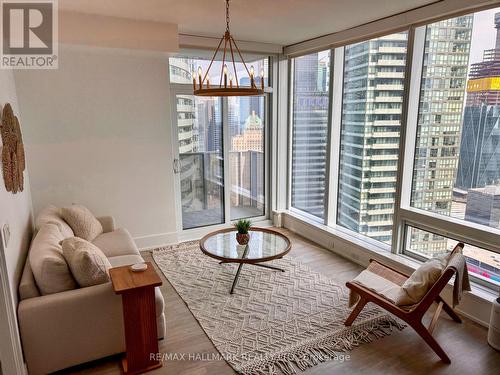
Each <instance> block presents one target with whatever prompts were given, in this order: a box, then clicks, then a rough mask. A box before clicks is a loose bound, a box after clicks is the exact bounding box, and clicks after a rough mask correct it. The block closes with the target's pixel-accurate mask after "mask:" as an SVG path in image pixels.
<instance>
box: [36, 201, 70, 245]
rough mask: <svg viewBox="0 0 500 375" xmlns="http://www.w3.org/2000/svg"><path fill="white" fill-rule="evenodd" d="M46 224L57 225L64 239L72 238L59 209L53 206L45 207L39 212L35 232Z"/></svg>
mask: <svg viewBox="0 0 500 375" xmlns="http://www.w3.org/2000/svg"><path fill="white" fill-rule="evenodd" d="M46 223H55V224H57V226H58V227H59V230H60V231H61V233H62V235H63V236H64V238H68V237H73V236H74V233H73V230H72V229H71V227H70V226H69V225H68V223H66V222H65V221H64V219H63V218H62V215H61V209H60V208H58V207H56V206H54V205H50V206H47V207H45V208H44V209H43V210H41V211H40V213H39V214H38V216H37V218H36V221H35V228H36V230H39V229H40V228H41V227H42V225H43V224H46Z"/></svg>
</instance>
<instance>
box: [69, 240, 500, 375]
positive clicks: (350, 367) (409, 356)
mask: <svg viewBox="0 0 500 375" xmlns="http://www.w3.org/2000/svg"><path fill="white" fill-rule="evenodd" d="M283 232H284V233H285V234H287V235H288V236H289V237H290V240H291V241H292V250H291V252H290V254H289V256H292V257H294V258H296V259H298V260H300V261H301V262H303V263H305V264H307V265H309V266H310V267H311V268H312V269H314V270H315V271H318V272H321V273H323V274H325V275H328V276H329V277H331V278H333V279H335V280H337V281H338V282H340V283H345V282H346V281H348V280H350V279H352V278H353V277H355V276H356V275H357V274H358V273H359V272H360V271H361V270H362V268H361V267H360V266H358V265H357V264H354V263H352V262H351V261H348V260H346V259H344V258H342V257H340V256H338V255H336V254H334V253H332V252H330V251H328V250H326V249H323V248H321V247H320V246H318V245H315V244H314V243H312V242H310V241H308V240H306V239H304V238H302V237H300V236H298V235H296V234H293V233H291V232H290V231H287V230H283ZM143 255H144V258H145V260H146V261H152V257H151V255H150V254H143ZM160 274H161V272H160ZM161 276H162V279H163V282H164V283H163V286H162V287H161V288H162V292H163V295H164V297H165V308H166V317H167V337H166V339H164V340H162V341H160V352H161V353H179V354H178V358H177V360H167V361H165V362H164V363H163V367H162V368H160V369H157V370H154V371H152V372H150V373H149V374H151V375H160V374H161V375H174V374H175V375H187V374H189V375H205V374H208V375H225V374H235V372H234V371H233V370H232V368H231V367H230V366H229V365H228V364H227V363H226V362H224V361H222V360H220V361H218V360H210V356H211V355H216V354H217V350H216V349H215V347H214V346H213V344H212V343H211V341H210V340H209V339H208V337H207V336H206V335H205V333H204V331H203V330H202V328H201V327H200V326H199V324H198V323H197V321H196V320H195V319H194V317H193V316H192V315H191V313H190V311H189V309H188V308H187V307H186V305H185V304H184V302H183V301H182V299H181V298H180V297H179V295H178V294H177V293H176V292H175V290H174V289H173V288H172V286H171V285H170V284H169V283H168V281H167V280H166V279H165V278H164V277H163V274H161ZM427 319H430V317H427ZM463 320H464V322H463V323H462V324H457V323H455V322H453V321H452V320H451V319H450V318H449V317H448V316H447V315H446V314H441V317H440V319H439V322H438V324H437V327H436V329H435V331H434V336H435V337H436V339H437V341H438V342H439V343H440V344H441V345H442V347H443V349H444V350H445V351H446V352H447V353H448V355H449V357H450V358H451V361H452V363H451V365H446V364H444V363H442V362H441V361H440V360H439V358H438V356H437V355H436V354H435V353H434V352H433V351H432V350H431V349H430V348H429V347H428V346H427V345H426V344H425V343H424V342H423V340H422V339H421V338H420V337H419V336H418V335H417V334H416V333H415V332H414V331H413V330H412V329H411V328H410V327H407V328H405V329H404V330H403V331H396V332H394V333H393V334H392V335H390V336H388V337H384V338H381V339H378V340H375V341H373V342H371V343H369V344H363V345H361V346H359V347H357V348H355V349H353V350H352V351H350V352H347V353H346V354H349V355H350V360H349V361H344V362H339V361H336V362H327V363H323V364H320V365H318V366H316V367H313V368H312V369H309V370H307V371H305V372H303V373H302V374H304V375H313V374H314V375H320V374H321V375H323V374H324V375H330V374H498V373H500V354H499V352H497V351H495V350H494V349H492V348H491V347H490V346H489V345H488V344H487V342H486V335H487V331H486V329H485V328H483V327H481V326H479V325H478V324H476V323H474V322H472V321H470V320H468V319H463ZM183 354H184V356H185V358H184V359H182V358H181V356H182V355H183ZM190 354H191V356H192V357H194V356H195V355H198V358H197V359H196V358H189V355H190ZM201 355H203V357H201ZM200 357H201V360H200ZM120 358H121V356H114V357H109V358H104V359H102V360H99V361H95V362H92V363H88V364H84V365H80V366H77V367H73V368H71V369H68V370H65V371H62V372H60V374H82V375H83V374H99V375H114V374H120V373H121V370H120V363H119V361H120ZM298 374H300V372H299V371H298Z"/></svg>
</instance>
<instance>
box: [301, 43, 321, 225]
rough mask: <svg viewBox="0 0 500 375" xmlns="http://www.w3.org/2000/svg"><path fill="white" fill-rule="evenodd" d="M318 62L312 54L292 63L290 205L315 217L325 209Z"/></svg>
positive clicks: (316, 54) (319, 59)
mask: <svg viewBox="0 0 500 375" xmlns="http://www.w3.org/2000/svg"><path fill="white" fill-rule="evenodd" d="M323 58H324V59H326V56H325V57H323ZM321 59H322V57H320V54H318V53H314V54H310V55H306V56H302V57H298V58H296V59H295V60H294V88H293V93H294V95H293V98H294V101H293V153H292V180H293V182H292V206H293V207H295V208H298V209H300V210H302V211H305V212H307V213H310V214H312V215H314V216H316V217H319V218H323V217H324V207H325V200H324V199H325V186H326V184H325V182H326V152H327V134H328V104H329V102H328V90H327V89H326V90H325V88H327V87H328V85H327V83H326V82H324V80H326V79H327V77H328V74H326V73H325V74H320V70H321V69H322V65H321V64H320V61H321ZM327 64H329V59H328V62H327V61H326V60H325V62H324V63H323V66H327ZM327 70H328V69H327ZM320 77H321V79H320Z"/></svg>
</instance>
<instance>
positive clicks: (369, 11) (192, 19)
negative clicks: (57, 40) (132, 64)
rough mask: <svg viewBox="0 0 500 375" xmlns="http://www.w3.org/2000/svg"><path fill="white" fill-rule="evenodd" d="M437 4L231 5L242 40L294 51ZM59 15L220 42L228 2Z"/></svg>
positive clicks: (96, 2)
mask: <svg viewBox="0 0 500 375" xmlns="http://www.w3.org/2000/svg"><path fill="white" fill-rule="evenodd" d="M435 1H436V0H231V1H230V17H231V32H232V34H233V35H234V38H235V39H237V40H245V41H255V42H267V43H276V44H280V45H290V44H293V43H297V42H300V41H303V40H307V39H311V38H315V37H318V36H321V35H325V34H329V33H333V32H336V31H341V30H345V29H348V28H351V27H353V26H357V25H361V24H364V23H367V22H370V21H374V20H377V19H380V18H383V17H386V16H390V15H393V14H396V13H399V12H404V11H407V10H410V9H413V8H416V7H419V6H422V5H425V4H429V3H433V2H435ZM59 9H61V10H69V11H77V12H83V13H89V14H98V15H106V16H115V17H124V18H133V19H140V20H149V21H157V22H169V23H175V24H177V25H178V27H179V32H180V33H183V34H192V35H201V36H214V37H220V36H222V33H223V32H224V30H225V0H59Z"/></svg>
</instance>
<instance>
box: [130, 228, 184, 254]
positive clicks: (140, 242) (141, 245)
mask: <svg viewBox="0 0 500 375" xmlns="http://www.w3.org/2000/svg"><path fill="white" fill-rule="evenodd" d="M134 241H135V244H136V246H137V248H138V249H139V251H145V250H151V249H153V248H155V247H161V246H165V245H170V244H174V243H177V242H179V238H178V235H177V232H167V233H160V234H152V235H149V236H141V237H134Z"/></svg>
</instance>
